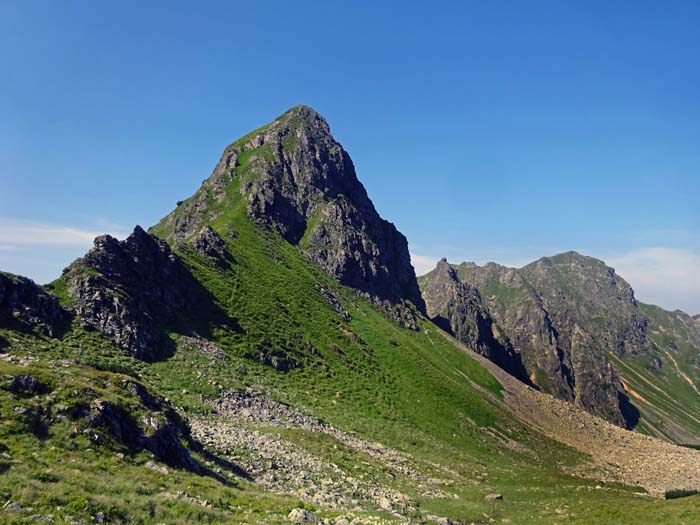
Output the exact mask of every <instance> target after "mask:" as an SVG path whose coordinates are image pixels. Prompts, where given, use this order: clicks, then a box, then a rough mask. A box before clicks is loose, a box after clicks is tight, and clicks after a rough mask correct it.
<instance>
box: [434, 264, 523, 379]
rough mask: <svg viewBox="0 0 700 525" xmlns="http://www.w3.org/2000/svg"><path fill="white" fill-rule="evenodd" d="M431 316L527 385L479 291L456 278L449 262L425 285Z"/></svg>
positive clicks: (435, 321) (512, 353)
mask: <svg viewBox="0 0 700 525" xmlns="http://www.w3.org/2000/svg"><path fill="white" fill-rule="evenodd" d="M422 290H423V295H424V297H425V304H426V310H427V313H428V316H429V317H430V318H431V319H432V321H433V322H434V323H435V324H437V325H438V326H439V327H440V328H442V329H443V330H445V331H447V332H449V333H451V334H452V335H454V336H455V337H456V338H457V339H458V340H460V341H462V342H463V343H465V344H467V345H469V346H470V347H471V348H473V349H474V350H476V351H477V352H479V353H480V354H482V355H483V356H485V357H488V358H489V359H490V360H491V361H493V362H495V363H497V364H498V365H499V366H501V368H503V369H505V370H508V371H509V372H510V373H511V374H513V375H515V376H516V377H518V378H520V379H522V380H525V381H527V375H526V374H525V370H524V368H523V367H522V363H521V362H520V356H519V355H518V354H516V353H515V352H514V350H513V348H512V346H511V344H510V342H509V341H508V339H507V338H505V337H503V336H502V335H501V334H500V333H499V330H498V327H497V325H496V323H494V321H493V319H492V318H491V315H490V314H489V312H488V309H487V308H486V306H485V305H484V304H483V302H482V299H481V295H480V294H479V291H478V290H477V289H476V288H475V287H473V286H472V285H470V284H467V283H464V282H462V281H460V280H459V278H458V277H457V272H456V271H455V270H454V268H452V266H450V264H449V263H448V262H447V260H446V259H442V260H441V261H440V262H438V264H437V266H436V268H435V270H433V272H431V274H430V279H428V280H426V281H425V282H424V283H423V288H422Z"/></svg>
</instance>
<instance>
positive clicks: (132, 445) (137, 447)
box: [71, 381, 200, 471]
mask: <svg viewBox="0 0 700 525" xmlns="http://www.w3.org/2000/svg"><path fill="white" fill-rule="evenodd" d="M123 386H124V388H125V389H126V390H128V391H129V392H131V393H132V394H133V395H135V396H136V397H137V398H138V400H139V401H140V406H132V407H130V408H131V409H132V410H136V409H139V410H140V411H143V412H144V415H143V416H142V417H141V420H140V421H139V420H137V418H135V417H134V415H133V413H132V412H131V411H127V410H125V409H124V408H123V407H121V406H119V405H116V404H115V403H112V402H111V401H107V400H104V399H95V400H92V401H91V402H90V403H87V402H85V403H78V404H77V405H76V406H75V407H74V408H73V410H72V413H71V417H72V418H73V419H75V420H79V421H83V422H84V423H85V424H86V425H87V428H85V429H84V430H83V432H84V433H86V434H88V435H91V436H92V437H93V439H94V440H95V441H96V442H98V443H99V442H100V441H101V436H100V432H103V431H104V432H106V433H108V434H109V435H110V436H112V437H113V438H114V439H115V440H116V441H117V442H118V443H120V444H121V445H124V446H125V447H127V448H128V449H129V451H130V452H132V453H136V452H139V451H141V450H148V451H149V452H151V453H152V454H153V455H154V456H155V457H156V458H157V459H158V460H159V461H162V462H164V463H167V464H168V465H170V466H173V467H182V468H186V469H188V470H193V471H199V470H200V467H199V465H198V464H197V463H196V462H195V461H194V460H193V459H192V457H191V456H190V453H189V451H188V450H187V448H185V447H184V446H183V444H182V440H183V439H184V440H187V441H191V437H190V435H189V429H188V427H187V425H186V424H185V423H184V422H183V421H182V419H181V418H180V417H179V416H178V414H177V413H176V412H175V411H174V410H173V409H172V408H171V407H170V405H169V404H168V403H167V402H165V401H164V400H163V399H162V398H160V397H157V396H154V395H152V394H150V393H149V392H148V391H147V390H146V388H145V387H144V386H143V385H141V384H139V383H136V382H135V381H124V383H123Z"/></svg>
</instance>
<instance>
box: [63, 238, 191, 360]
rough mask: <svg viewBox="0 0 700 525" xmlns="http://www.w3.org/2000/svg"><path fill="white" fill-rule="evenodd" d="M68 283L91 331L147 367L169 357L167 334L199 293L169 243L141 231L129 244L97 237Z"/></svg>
mask: <svg viewBox="0 0 700 525" xmlns="http://www.w3.org/2000/svg"><path fill="white" fill-rule="evenodd" d="M62 279H63V280H64V281H65V283H66V285H67V287H68V291H69V294H70V297H71V299H72V301H73V305H72V310H73V311H74V312H75V314H76V315H77V317H78V318H79V319H80V321H81V322H82V323H83V324H84V325H85V326H87V327H90V328H93V329H95V330H98V331H99V332H101V333H103V334H105V335H107V336H108V337H110V338H111V339H112V340H113V341H114V342H115V343H116V344H117V345H118V346H120V347H122V348H123V349H124V350H125V352H126V353H127V354H129V355H132V356H134V357H137V358H139V359H143V360H146V361H152V360H155V359H158V358H159V357H160V356H161V355H162V354H163V353H164V351H165V349H166V345H167V341H166V340H165V338H164V330H165V329H166V328H167V327H170V326H172V325H173V324H174V323H175V322H176V321H177V320H178V318H180V317H181V316H182V315H183V313H185V312H187V311H188V310H189V309H190V308H191V305H192V303H193V301H194V299H195V297H196V290H197V285H196V284H195V282H194V278H193V277H192V276H191V274H190V273H189V271H188V270H187V269H186V267H185V266H184V265H183V264H182V262H181V261H180V260H179V259H178V257H177V256H176V255H175V254H174V253H173V252H172V251H171V250H170V248H169V246H168V245H167V243H165V242H164V241H162V240H160V239H158V238H157V237H155V236H153V235H150V234H148V233H146V232H145V231H144V230H143V229H141V228H140V227H139V226H137V227H136V228H134V231H133V233H132V234H131V235H130V236H129V237H128V238H127V239H125V240H124V241H118V240H117V239H115V238H113V237H110V236H109V235H103V236H101V237H97V238H96V239H95V247H94V248H93V249H92V250H90V251H89V252H88V253H87V254H86V255H85V256H84V257H83V258H82V259H78V260H77V261H76V262H74V263H73V264H72V265H71V266H70V267H69V268H68V269H67V270H66V273H65V274H64V275H63V277H62Z"/></svg>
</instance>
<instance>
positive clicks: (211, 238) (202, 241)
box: [190, 226, 233, 270]
mask: <svg viewBox="0 0 700 525" xmlns="http://www.w3.org/2000/svg"><path fill="white" fill-rule="evenodd" d="M190 242H191V245H192V247H193V248H194V251H196V252H197V253H199V254H201V255H206V256H207V257H209V258H210V259H211V260H212V261H213V263H214V264H215V265H216V266H218V267H219V268H220V269H222V270H226V269H228V268H230V267H231V264H232V263H233V256H232V255H231V253H230V252H229V251H228V249H227V248H226V242H225V241H224V240H223V239H222V238H221V236H220V235H219V234H218V233H216V231H215V230H214V229H213V228H212V227H211V226H205V227H204V228H202V230H201V231H200V232H199V233H198V234H197V235H196V236H195V237H193V238H192V239H191V241H190Z"/></svg>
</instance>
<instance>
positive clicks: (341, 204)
mask: <svg viewBox="0 0 700 525" xmlns="http://www.w3.org/2000/svg"><path fill="white" fill-rule="evenodd" d="M236 205H243V206H245V208H246V213H247V215H248V216H249V217H250V218H251V219H253V220H255V221H256V222H258V223H259V224H262V225H264V226H266V227H267V228H269V229H271V230H273V231H275V232H277V233H279V234H280V235H281V236H282V237H284V239H285V240H287V241H288V242H289V243H291V244H293V245H296V246H298V247H299V248H300V249H301V250H302V251H303V252H304V253H305V254H306V255H307V256H308V257H309V259H311V260H312V261H313V262H314V263H315V264H317V265H318V266H319V267H320V268H322V269H323V270H324V271H326V272H327V273H328V274H330V275H332V276H333V277H335V278H336V279H337V280H338V281H339V282H341V283H342V284H344V285H346V286H350V287H352V288H355V289H356V290H359V291H360V292H363V293H365V294H367V295H369V296H370V297H372V298H375V299H378V300H379V301H388V302H390V303H394V304H400V303H402V302H403V301H404V300H407V301H410V302H411V303H413V305H415V306H416V307H417V308H418V309H419V310H423V308H424V306H423V301H422V298H421V295H420V291H419V289H418V284H417V282H416V277H415V272H414V270H413V267H412V266H411V263H410V257H409V253H408V244H407V242H406V238H405V237H404V236H403V235H402V234H401V233H399V232H398V230H397V229H396V227H395V226H394V225H393V224H392V223H390V222H388V221H385V220H384V219H382V218H381V217H380V216H379V214H378V213H377V210H376V209H375V208H374V205H373V204H372V201H371V200H370V199H369V197H368V196H367V192H366V191H365V188H364V186H363V185H362V183H360V181H359V180H358V179H357V176H356V174H355V168H354V166H353V163H352V160H351V159H350V156H349V155H348V154H347V153H346V152H345V150H344V149H343V147H342V146H341V145H340V144H339V143H338V142H337V141H336V140H335V139H334V138H333V136H332V135H331V133H330V128H329V127H328V124H327V123H326V121H325V120H324V119H323V117H321V116H320V115H319V114H318V113H316V112H315V111H314V110H313V109H311V108H309V107H306V106H296V107H294V108H293V109H291V110H289V111H288V112H287V113H285V114H284V115H282V116H280V117H279V118H277V119H276V120H275V121H273V122H272V123H270V124H268V125H267V126H264V127H262V128H260V129H258V130H256V131H254V132H253V133H250V134H249V135H246V136H245V137H243V138H241V139H239V140H237V141H236V142H234V143H233V144H231V145H230V146H228V147H227V148H226V149H225V150H224V153H223V155H222V156H221V159H220V160H219V163H218V164H217V165H216V167H215V168H214V171H213V173H212V174H211V176H210V177H209V178H208V179H207V180H206V181H205V182H204V183H203V185H202V187H201V188H200V189H199V190H198V191H197V192H196V193H195V194H194V196H192V197H191V198H190V199H187V200H186V201H184V202H183V203H182V204H181V205H179V206H178V208H177V209H175V210H174V211H173V212H172V213H170V214H169V215H168V216H167V217H165V218H164V219H163V220H162V221H161V223H160V224H159V225H158V226H157V227H155V228H154V230H155V231H156V232H157V233H158V235H161V236H163V237H165V238H166V239H167V240H169V241H181V240H182V239H185V238H188V237H190V236H192V235H193V234H194V233H196V232H198V231H199V229H201V227H202V225H203V224H205V223H207V222H209V221H212V220H215V219H217V218H219V217H221V215H223V214H225V213H226V209H227V208H230V207H232V206H236Z"/></svg>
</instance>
